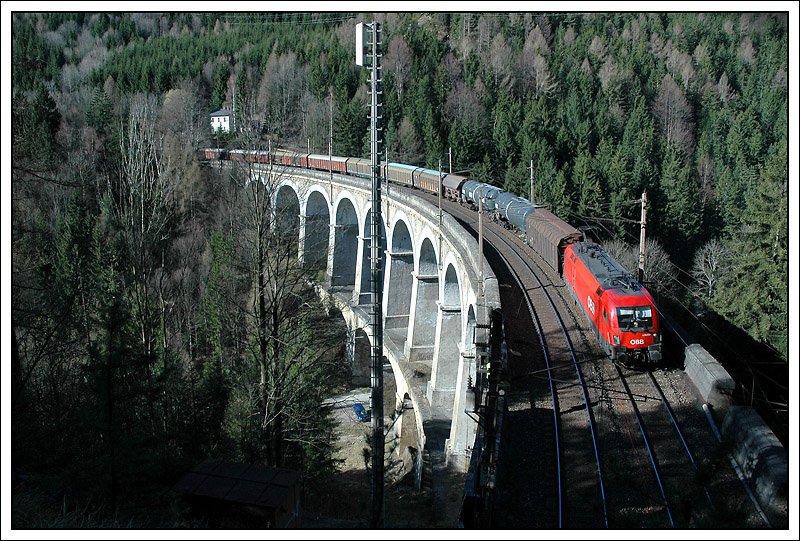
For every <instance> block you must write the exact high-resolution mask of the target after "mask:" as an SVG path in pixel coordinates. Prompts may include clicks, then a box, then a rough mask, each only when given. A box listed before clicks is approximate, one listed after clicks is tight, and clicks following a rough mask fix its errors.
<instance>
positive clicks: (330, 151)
mask: <svg viewBox="0 0 800 541" xmlns="http://www.w3.org/2000/svg"><path fill="white" fill-rule="evenodd" d="M329 100H330V106H331V107H330V112H331V115H330V117H331V123H330V126H331V128H330V132H329V134H328V169H329V170H330V174H331V176H330V185H331V201H333V162H332V158H333V87H330V94H329Z"/></svg>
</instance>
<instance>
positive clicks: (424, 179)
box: [201, 148, 661, 365]
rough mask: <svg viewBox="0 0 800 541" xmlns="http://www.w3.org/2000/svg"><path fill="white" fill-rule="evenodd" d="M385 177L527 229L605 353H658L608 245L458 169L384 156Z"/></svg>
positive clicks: (220, 153) (644, 296)
mask: <svg viewBox="0 0 800 541" xmlns="http://www.w3.org/2000/svg"><path fill="white" fill-rule="evenodd" d="M201 156H202V158H203V159H205V160H231V161H243V162H252V163H263V164H270V163H272V164H276V165H285V166H291V167H299V168H305V169H315V170H319V171H326V172H327V171H333V172H336V173H339V174H345V175H352V176H358V177H364V178H369V177H370V176H371V174H372V171H371V169H372V168H371V162H370V160H366V159H363V158H345V157H341V156H328V155H323V154H309V153H300V152H294V151H291V150H284V149H275V150H272V151H269V152H268V151H263V150H257V151H256V150H254V151H245V150H226V149H220V148H207V149H204V150H202V151H201ZM380 170H381V176H382V177H383V178H384V179H386V180H387V181H388V182H390V183H393V184H399V185H403V186H407V187H409V188H415V189H419V190H423V191H426V192H429V193H433V194H438V193H439V190H440V189H441V192H442V193H441V195H442V197H445V198H447V199H450V200H453V201H457V202H459V203H461V204H468V205H470V206H474V207H478V206H479V203H480V205H481V206H482V207H483V209H484V211H486V212H487V213H489V214H490V215H491V216H493V217H495V218H496V219H497V220H498V221H500V222H502V223H504V224H505V225H506V226H507V227H515V228H517V229H518V230H520V231H521V232H522V233H524V234H525V241H526V242H527V243H528V245H530V246H531V248H533V249H534V250H535V251H536V252H537V253H538V254H539V255H541V257H542V258H543V259H544V260H545V261H546V262H547V264H548V265H549V266H550V267H552V268H553V269H554V270H555V271H556V272H558V273H559V275H560V276H561V277H562V278H563V279H564V283H565V284H566V285H567V289H568V290H569V292H570V294H571V296H572V298H573V299H574V301H575V303H576V304H577V305H579V306H580V307H581V309H582V311H583V313H584V315H585V316H586V318H587V319H588V321H589V323H590V324H591V325H592V328H593V330H594V333H595V335H596V336H597V339H598V341H599V342H600V344H601V346H602V347H603V349H604V350H605V351H606V353H607V354H608V356H609V357H610V358H611V359H612V360H614V361H618V362H620V363H624V364H630V365H647V364H652V363H657V362H659V361H660V360H661V331H660V327H659V318H658V314H657V311H656V306H655V301H654V300H653V297H652V295H651V294H650V292H649V291H647V289H646V288H645V287H644V286H642V284H640V283H639V282H637V281H636V280H635V279H634V278H633V277H632V276H631V274H630V273H628V272H627V271H626V270H625V269H624V268H623V267H622V265H620V264H619V263H618V262H617V261H616V260H615V259H614V258H613V257H611V255H609V254H608V252H606V251H605V249H604V248H603V247H602V246H601V245H599V244H597V243H595V242H592V241H591V240H588V239H586V238H584V235H583V233H582V232H580V231H579V230H578V229H576V228H575V227H573V226H571V225H570V224H568V223H567V222H565V221H564V220H562V219H561V218H559V217H558V216H556V215H555V214H553V213H552V212H550V211H549V210H547V209H546V208H544V207H541V206H538V205H535V204H533V203H531V202H530V201H528V200H527V199H525V198H524V197H519V196H517V195H514V194H512V193H510V192H507V191H504V190H502V189H501V188H498V187H497V186H492V185H491V184H487V183H485V182H481V181H479V180H475V179H470V178H467V177H464V176H462V175H454V174H452V173H442V178H441V180H440V178H439V177H440V174H439V171H436V170H434V169H426V168H424V167H417V166H413V165H406V164H401V163H393V162H388V163H387V162H385V161H384V162H381V164H380Z"/></svg>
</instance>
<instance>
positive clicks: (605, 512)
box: [496, 235, 608, 528]
mask: <svg viewBox="0 0 800 541" xmlns="http://www.w3.org/2000/svg"><path fill="white" fill-rule="evenodd" d="M496 236H497V238H498V239H500V241H501V242H503V243H504V244H505V245H506V246H508V247H509V248H511V250H512V251H514V253H516V254H517V255H519V256H520V260H521V261H522V262H523V263H524V264H525V265H526V266H527V267H528V269H530V270H531V274H532V275H533V277H534V278H536V281H537V282H538V283H539V287H540V288H541V290H542V292H543V293H544V294H545V296H546V297H547V300H548V302H549V303H550V307H551V308H552V309H553V314H554V315H555V317H556V319H557V320H558V323H559V326H560V327H561V333H562V334H563V335H564V339H565V340H566V343H567V347H568V348H569V354H570V358H571V359H572V365H573V367H574V368H575V372H576V373H577V375H578V380H579V381H580V384H581V392H582V394H583V402H584V406H585V409H586V415H587V418H588V421H589V430H590V432H591V435H592V446H593V448H594V457H595V462H596V464H597V478H598V482H599V487H600V499H601V502H602V504H603V522H604V523H605V527H606V528H608V509H607V505H606V494H605V483H604V482H603V469H602V466H601V464H602V462H601V461H600V446H599V443H598V440H599V438H598V436H597V426H596V422H595V419H594V413H593V412H592V407H591V400H590V399H589V395H588V392H587V385H586V380H585V378H584V377H583V371H582V370H581V368H580V363H578V359H577V358H576V356H575V347H574V345H573V344H572V340H571V339H570V337H569V333H568V332H567V328H566V325H565V324H564V320H563V319H562V318H561V314H559V313H558V309H557V308H556V304H555V302H554V301H553V298H552V297H551V296H550V293H548V291H547V289H546V288H545V285H544V283H543V282H542V280H541V278H539V275H538V274H537V273H536V271H535V270H534V269H533V267H532V266H531V264H530V260H529V259H527V258H526V257H523V256H522V254H520V253H519V252H518V250H517V249H516V247H514V246H513V245H512V244H511V243H510V242H508V240H506V239H504V238H503V237H501V236H499V235H496ZM537 267H539V266H538V265H537ZM539 270H540V271H541V270H542V269H541V267H539ZM548 379H549V380H550V382H551V385H552V384H553V374H552V371H551V370H550V369H549V367H548Z"/></svg>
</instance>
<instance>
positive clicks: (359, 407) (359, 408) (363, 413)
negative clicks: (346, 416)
mask: <svg viewBox="0 0 800 541" xmlns="http://www.w3.org/2000/svg"><path fill="white" fill-rule="evenodd" d="M353 413H355V414H356V419H358V420H359V421H362V422H363V421H368V420H369V415H367V410H366V409H364V404H362V403H360V402H356V403H355V404H353Z"/></svg>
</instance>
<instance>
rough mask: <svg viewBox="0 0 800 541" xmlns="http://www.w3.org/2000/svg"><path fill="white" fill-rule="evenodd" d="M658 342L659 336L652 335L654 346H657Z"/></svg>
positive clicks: (656, 334) (659, 340)
mask: <svg viewBox="0 0 800 541" xmlns="http://www.w3.org/2000/svg"><path fill="white" fill-rule="evenodd" d="M659 342H661V335H660V334H658V333H654V334H653V343H654V344H658V343H659Z"/></svg>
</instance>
